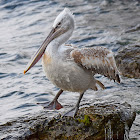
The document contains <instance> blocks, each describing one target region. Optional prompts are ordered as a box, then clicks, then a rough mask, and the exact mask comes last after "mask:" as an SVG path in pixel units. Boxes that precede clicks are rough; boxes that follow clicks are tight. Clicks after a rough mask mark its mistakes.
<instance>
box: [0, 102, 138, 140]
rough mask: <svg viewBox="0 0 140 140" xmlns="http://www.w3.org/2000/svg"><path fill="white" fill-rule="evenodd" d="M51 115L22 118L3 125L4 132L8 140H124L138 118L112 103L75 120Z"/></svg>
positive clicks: (85, 110) (93, 108)
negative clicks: (51, 116)
mask: <svg viewBox="0 0 140 140" xmlns="http://www.w3.org/2000/svg"><path fill="white" fill-rule="evenodd" d="M48 113H49V112H47V111H46V112H41V113H40V114H36V115H34V117H32V118H28V117H25V118H19V119H18V120H15V121H13V122H11V123H10V122H9V123H7V124H5V125H3V126H0V131H1V132H2V133H3V132H4V133H5V136H6V134H7V137H5V139H6V140H7V139H12V140H14V139H21V140H23V139H26V140H53V139H55V140H65V139H67V140H104V139H106V140H109V139H114V140H117V139H119V140H123V139H124V138H128V137H129V130H130V128H131V125H132V123H133V121H134V119H135V116H136V114H135V112H134V110H133V109H132V108H131V106H130V105H129V104H127V103H124V104H119V103H111V102H105V103H99V104H94V106H90V107H85V108H82V109H80V110H79V111H78V114H77V116H76V117H75V118H73V117H62V116H61V115H58V116H57V117H54V118H50V117H48V116H49V114H48ZM10 133H11V135H10Z"/></svg>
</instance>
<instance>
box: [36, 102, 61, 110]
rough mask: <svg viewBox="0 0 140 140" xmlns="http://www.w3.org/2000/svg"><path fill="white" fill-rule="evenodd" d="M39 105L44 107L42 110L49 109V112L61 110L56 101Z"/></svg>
mask: <svg viewBox="0 0 140 140" xmlns="http://www.w3.org/2000/svg"><path fill="white" fill-rule="evenodd" d="M38 104H39V105H42V106H43V107H44V109H49V110H54V109H56V110H59V109H61V108H63V106H62V105H61V104H60V103H59V102H58V101H57V100H56V101H54V100H53V101H52V102H51V103H49V104H48V102H47V103H38Z"/></svg>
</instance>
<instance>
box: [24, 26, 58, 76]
mask: <svg viewBox="0 0 140 140" xmlns="http://www.w3.org/2000/svg"><path fill="white" fill-rule="evenodd" d="M56 32H57V34H56ZM58 33H59V32H58V31H56V29H55V28H52V30H51V32H50V33H49V35H48V37H47V38H46V39H45V41H44V42H43V44H42V45H41V46H40V48H39V49H38V50H37V52H36V53H35V54H34V55H33V57H32V58H31V60H30V62H29V63H28V65H27V68H26V69H25V70H24V74H25V73H26V72H27V71H28V70H29V69H31V68H32V67H33V66H34V65H35V64H36V63H37V62H38V61H39V60H40V58H41V57H42V55H43V54H44V52H45V49H46V47H47V46H48V44H49V43H50V42H51V41H52V40H53V39H54V38H56V35H58Z"/></svg>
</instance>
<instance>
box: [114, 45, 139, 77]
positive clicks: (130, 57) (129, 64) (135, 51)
mask: <svg viewBox="0 0 140 140" xmlns="http://www.w3.org/2000/svg"><path fill="white" fill-rule="evenodd" d="M115 59H116V63H117V66H118V68H119V70H120V72H121V74H122V75H123V76H126V77H129V78H140V45H135V46H128V47H126V48H124V49H122V50H120V51H119V52H118V54H117V55H116V57H115Z"/></svg>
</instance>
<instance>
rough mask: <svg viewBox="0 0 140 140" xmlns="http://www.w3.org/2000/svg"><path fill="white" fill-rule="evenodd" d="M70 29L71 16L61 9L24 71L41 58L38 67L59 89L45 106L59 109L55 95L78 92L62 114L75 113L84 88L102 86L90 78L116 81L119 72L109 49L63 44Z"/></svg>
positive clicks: (72, 19) (102, 86)
mask: <svg viewBox="0 0 140 140" xmlns="http://www.w3.org/2000/svg"><path fill="white" fill-rule="evenodd" d="M73 30H74V16H73V14H72V13H71V11H70V10H69V9H68V8H65V9H64V10H63V11H62V12H61V13H60V14H59V15H58V16H57V17H56V19H55V21H54V23H53V26H52V30H51V31H50V33H49V35H48V37H47V38H46V39H45V41H44V42H43V44H42V45H41V46H40V48H39V49H38V51H37V52H36V53H35V54H34V56H33V57H32V58H31V61H30V62H29V63H28V65H27V68H26V70H24V74H25V73H26V72H27V71H28V70H30V69H31V68H32V67H33V66H34V65H35V64H36V63H37V62H38V61H39V59H40V58H41V57H43V59H42V66H43V70H44V72H45V75H46V76H47V78H48V79H49V80H50V81H51V82H52V83H53V84H54V85H55V86H56V87H58V88H59V89H60V90H59V92H58V93H57V94H56V96H55V98H54V99H53V101H52V102H51V103H49V104H47V105H45V108H47V109H57V110H58V109H61V108H62V107H63V106H62V105H61V104H60V103H59V102H58V98H59V96H60V95H61V93H62V92H63V91H70V92H79V93H80V96H79V99H78V101H77V103H76V106H75V107H74V108H73V109H71V110H70V111H68V112H67V113H66V114H65V116H75V115H76V113H77V111H78V109H79V104H80V101H81V99H82V97H83V95H84V92H85V91H86V90H87V89H93V90H95V91H96V90H98V89H97V85H98V86H99V87H101V88H102V89H104V88H105V87H104V85H103V84H102V83H101V82H100V81H98V80H97V79H95V78H94V75H95V74H101V75H104V76H106V77H108V78H109V79H111V80H114V81H116V82H118V83H120V78H119V71H118V69H117V66H116V62H115V59H114V56H113V52H112V51H110V50H109V49H107V48H104V47H93V48H78V47H73V46H72V45H65V44H64V43H65V42H66V41H67V40H68V39H69V38H70V37H71V35H72V33H73Z"/></svg>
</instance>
